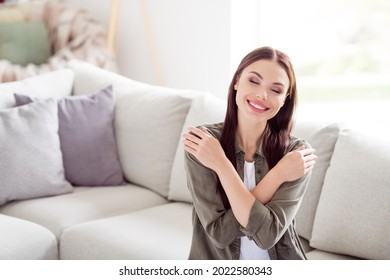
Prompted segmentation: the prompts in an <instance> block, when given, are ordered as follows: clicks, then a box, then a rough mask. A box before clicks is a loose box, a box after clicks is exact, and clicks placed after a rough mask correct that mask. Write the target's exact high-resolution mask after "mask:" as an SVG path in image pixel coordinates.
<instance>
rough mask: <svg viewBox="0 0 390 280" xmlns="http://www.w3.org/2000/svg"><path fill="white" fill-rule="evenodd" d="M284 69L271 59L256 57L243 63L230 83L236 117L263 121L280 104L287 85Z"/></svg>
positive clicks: (253, 121) (283, 99) (274, 113)
mask: <svg viewBox="0 0 390 280" xmlns="http://www.w3.org/2000/svg"><path fill="white" fill-rule="evenodd" d="M289 83H290V81H289V78H288V76H287V73H286V71H285V70H284V69H283V68H282V67H281V66H280V65H279V64H278V63H277V62H276V61H274V60H266V59H262V60H258V61H256V62H254V63H252V64H250V65H249V66H247V67H246V68H245V69H244V70H243V72H242V73H241V76H240V77H239V79H238V81H237V82H236V84H235V85H234V88H235V89H236V90H237V95H236V103H237V106H238V119H239V120H240V119H241V120H245V121H249V122H251V123H264V122H266V121H267V120H269V119H271V118H273V117H274V116H275V115H276V114H277V113H278V112H279V109H280V108H281V107H282V106H283V104H284V101H285V99H286V96H287V90H288V87H289Z"/></svg>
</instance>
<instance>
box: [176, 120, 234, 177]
mask: <svg viewBox="0 0 390 280" xmlns="http://www.w3.org/2000/svg"><path fill="white" fill-rule="evenodd" d="M188 130H189V132H191V133H185V134H183V135H182V137H183V143H184V149H185V150H186V151H187V152H189V153H190V154H192V155H194V156H195V157H196V158H197V159H198V160H199V161H200V162H201V163H202V164H203V165H204V166H206V167H208V168H210V169H213V170H214V171H217V169H218V167H219V166H220V164H221V163H222V162H223V161H224V160H225V159H227V158H226V156H225V152H224V150H223V149H222V146H221V144H220V143H219V141H218V139H216V138H215V137H214V136H212V135H211V134H210V133H209V132H208V131H207V129H206V128H202V129H199V128H196V127H189V128H188Z"/></svg>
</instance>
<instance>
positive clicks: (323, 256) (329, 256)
mask: <svg viewBox="0 0 390 280" xmlns="http://www.w3.org/2000/svg"><path fill="white" fill-rule="evenodd" d="M306 257H307V259H308V260H359V259H358V258H355V257H351V256H347V255H341V254H334V253H330V252H326V251H321V250H312V251H310V252H308V253H306Z"/></svg>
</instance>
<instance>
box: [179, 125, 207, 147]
mask: <svg viewBox="0 0 390 280" xmlns="http://www.w3.org/2000/svg"><path fill="white" fill-rule="evenodd" d="M188 131H189V133H183V134H182V135H181V136H182V141H183V144H184V149H185V150H186V151H187V152H190V153H192V154H194V153H196V152H197V151H198V149H199V145H200V144H201V142H202V139H204V137H205V136H211V134H210V133H209V132H208V130H207V129H206V128H205V127H202V128H201V129H199V128H196V127H192V126H190V127H188Z"/></svg>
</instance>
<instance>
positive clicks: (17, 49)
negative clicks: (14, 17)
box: [0, 21, 51, 65]
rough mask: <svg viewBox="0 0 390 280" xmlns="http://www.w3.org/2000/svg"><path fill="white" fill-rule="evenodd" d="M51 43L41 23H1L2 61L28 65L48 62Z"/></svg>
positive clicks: (0, 57)
mask: <svg viewBox="0 0 390 280" xmlns="http://www.w3.org/2000/svg"><path fill="white" fill-rule="evenodd" d="M50 55H51V53H50V42H49V37H48V32H47V29H46V26H45V24H44V23H43V22H41V21H30V22H2V23H0V59H7V60H9V61H10V62H11V63H13V64H21V65H27V64H29V63H32V64H37V65H39V64H42V63H45V62H47V60H48V59H49V57H50Z"/></svg>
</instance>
